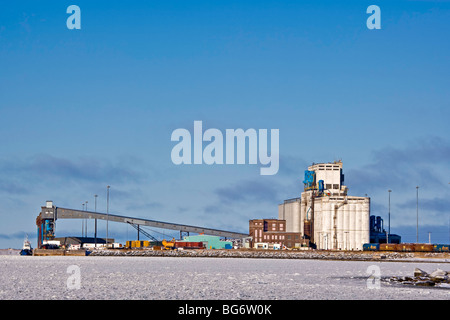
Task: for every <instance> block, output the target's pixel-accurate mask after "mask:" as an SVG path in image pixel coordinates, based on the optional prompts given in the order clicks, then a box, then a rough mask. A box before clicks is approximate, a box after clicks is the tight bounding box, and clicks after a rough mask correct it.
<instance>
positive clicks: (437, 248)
mask: <svg viewBox="0 0 450 320" xmlns="http://www.w3.org/2000/svg"><path fill="white" fill-rule="evenodd" d="M433 251H434V252H450V245H448V244H435V245H433Z"/></svg>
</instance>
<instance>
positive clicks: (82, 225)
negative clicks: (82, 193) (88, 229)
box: [81, 203, 84, 237]
mask: <svg viewBox="0 0 450 320" xmlns="http://www.w3.org/2000/svg"><path fill="white" fill-rule="evenodd" d="M82 205H83V211H84V203H82ZM81 237H84V219H81Z"/></svg>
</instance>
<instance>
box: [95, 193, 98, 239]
mask: <svg viewBox="0 0 450 320" xmlns="http://www.w3.org/2000/svg"><path fill="white" fill-rule="evenodd" d="M97 197H98V195H96V194H94V212H97ZM94 221H95V222H94V224H95V226H94V229H95V230H94V239H95V240H94V243H95V247H96V248H97V218H95V220H94Z"/></svg>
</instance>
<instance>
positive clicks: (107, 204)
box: [106, 186, 111, 247]
mask: <svg viewBox="0 0 450 320" xmlns="http://www.w3.org/2000/svg"><path fill="white" fill-rule="evenodd" d="M109 188H111V186H106V247H108V221H109Z"/></svg>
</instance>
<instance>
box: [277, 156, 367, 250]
mask: <svg viewBox="0 0 450 320" xmlns="http://www.w3.org/2000/svg"><path fill="white" fill-rule="evenodd" d="M307 176H309V178H307ZM308 179H309V180H308ZM319 181H320V182H319ZM343 182H344V175H343V174H342V162H341V161H339V162H334V163H320V164H313V165H312V166H310V167H308V171H306V172H305V181H304V183H305V191H304V192H302V194H301V197H300V198H295V199H289V200H286V201H284V203H283V204H280V205H279V207H278V219H283V220H286V232H300V233H301V234H303V235H304V236H305V237H307V238H309V239H310V240H311V242H312V243H314V244H315V245H316V248H317V249H325V250H327V249H337V250H362V249H363V244H364V243H369V242H370V236H369V219H370V218H369V217H370V198H368V197H354V196H348V195H347V191H348V188H347V187H346V186H344V185H343ZM321 185H323V188H321Z"/></svg>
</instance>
